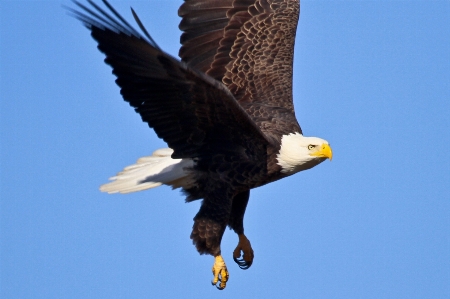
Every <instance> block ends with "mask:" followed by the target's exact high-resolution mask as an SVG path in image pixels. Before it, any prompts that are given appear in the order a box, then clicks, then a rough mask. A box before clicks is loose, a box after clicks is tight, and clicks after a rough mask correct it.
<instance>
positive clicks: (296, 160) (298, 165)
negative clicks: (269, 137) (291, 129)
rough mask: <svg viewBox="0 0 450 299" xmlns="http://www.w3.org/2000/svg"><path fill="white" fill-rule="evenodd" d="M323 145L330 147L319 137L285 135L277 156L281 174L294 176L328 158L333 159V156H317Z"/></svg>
mask: <svg viewBox="0 0 450 299" xmlns="http://www.w3.org/2000/svg"><path fill="white" fill-rule="evenodd" d="M323 145H327V146H329V144H328V141H326V140H324V139H321V138H317V137H305V136H303V135H302V134H300V133H291V134H288V135H283V137H282V138H281V148H280V152H279V153H278V155H277V159H278V163H277V164H278V165H280V166H281V168H282V169H281V172H283V173H286V174H293V173H296V172H298V171H301V170H306V169H309V168H311V167H314V166H316V165H317V164H319V163H321V162H323V161H325V159H326V158H330V159H331V156H330V157H324V156H323V155H322V156H317V154H316V153H317V152H318V151H319V150H320V149H321V148H322V146H323ZM330 153H331V149H330ZM315 154H316V155H315Z"/></svg>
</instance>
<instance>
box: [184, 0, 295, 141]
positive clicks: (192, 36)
mask: <svg viewBox="0 0 450 299" xmlns="http://www.w3.org/2000/svg"><path fill="white" fill-rule="evenodd" d="M299 12H300V3H299V0H214V1H207V0H185V2H184V4H183V5H182V6H181V7H180V10H179V15H180V16H181V17H182V18H183V19H182V21H181V23H180V29H181V30H182V31H184V33H183V34H182V36H181V43H182V46H181V48H180V53H179V55H180V57H181V58H182V61H184V62H186V63H187V64H188V65H189V66H192V67H194V68H197V69H199V70H201V71H203V72H205V73H206V74H208V75H209V76H211V77H213V78H215V79H216V80H219V81H222V82H223V83H224V84H225V85H226V86H227V87H228V88H229V90H230V91H231V93H232V94H233V95H234V97H235V98H236V99H237V100H238V101H239V103H240V104H241V105H242V107H243V108H244V109H245V110H246V111H247V112H248V113H249V115H250V116H251V117H252V118H253V120H254V121H255V122H256V123H257V124H258V126H259V127H260V128H261V130H262V131H263V132H264V133H265V134H266V135H269V136H271V137H273V138H277V139H279V138H281V136H282V135H284V134H288V133H291V132H300V133H301V129H300V126H299V125H298V122H297V120H296V118H295V113H294V105H293V99H292V73H293V71H292V68H293V53H294V42H295V34H296V28H297V23H298V16H299ZM225 20H227V21H228V22H227V23H225ZM203 26H205V27H203ZM210 26H213V27H210ZM210 28H214V29H210ZM220 35H222V37H221V38H220V39H219V38H218V37H219V36H220Z"/></svg>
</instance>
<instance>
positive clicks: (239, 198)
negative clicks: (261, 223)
mask: <svg viewBox="0 0 450 299" xmlns="http://www.w3.org/2000/svg"><path fill="white" fill-rule="evenodd" d="M249 197H250V190H247V191H244V192H241V193H238V194H237V195H236V196H234V197H233V204H232V206H231V214H230V219H229V221H228V226H229V227H230V228H231V229H233V230H234V231H235V232H236V234H237V235H238V236H239V243H238V245H237V246H236V249H235V250H234V251H233V259H234V261H235V262H236V264H238V266H239V268H241V269H243V270H246V269H248V268H250V266H251V265H252V263H253V257H254V253H253V249H252V245H251V244H250V241H249V240H248V239H247V237H246V236H245V235H244V214H245V209H246V208H247V203H248V199H249ZM241 251H242V252H243V257H242V258H241V259H240V257H241Z"/></svg>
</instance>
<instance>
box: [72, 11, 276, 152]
mask: <svg viewBox="0 0 450 299" xmlns="http://www.w3.org/2000/svg"><path fill="white" fill-rule="evenodd" d="M80 7H81V8H82V9H83V10H84V12H79V11H74V10H72V13H74V14H75V16H76V17H77V18H78V19H80V20H81V21H83V22H84V23H85V25H86V26H87V27H88V28H89V29H90V30H91V34H92V37H93V38H94V39H95V40H96V41H97V42H98V48H99V50H100V51H102V52H103V53H105V55H106V59H105V62H106V63H107V64H109V65H111V66H112V68H113V74H115V75H116V76H117V80H116V83H117V84H118V85H119V86H120V88H121V94H122V96H123V98H124V100H125V101H127V102H128V103H129V104H130V105H131V106H132V107H134V108H135V110H136V112H137V113H139V114H140V116H141V118H142V120H143V121H144V122H146V123H148V125H149V126H150V127H151V128H153V129H154V130H155V132H156V134H157V135H158V136H159V137H160V138H162V139H163V140H164V141H166V142H167V144H168V145H169V147H171V148H172V149H173V150H174V153H173V155H172V157H173V158H187V157H190V158H193V157H202V156H208V155H211V154H212V153H213V151H214V153H220V152H229V151H235V152H236V151H237V152H239V153H242V152H246V151H251V150H252V149H253V148H255V147H254V145H253V143H257V144H261V145H263V144H269V141H268V139H266V138H265V135H264V134H263V133H262V132H261V130H260V129H259V127H258V126H257V125H256V124H255V123H254V122H253V121H252V119H251V117H250V116H249V115H248V114H247V113H246V111H245V110H244V109H243V108H242V107H241V106H240V105H239V104H238V102H237V101H236V99H235V98H234V97H233V95H232V94H231V93H230V92H229V90H228V89H227V88H226V87H225V86H224V85H223V84H222V83H220V82H218V81H216V80H214V79H212V78H210V77H209V76H207V75H205V74H203V73H201V72H199V71H197V70H195V69H192V68H190V67H189V66H187V65H186V64H184V63H182V62H180V61H177V60H176V59H174V58H172V57H171V56H170V55H168V54H166V53H164V52H163V51H161V50H159V49H158V48H157V47H156V44H154V43H152V42H151V41H149V40H146V39H145V38H144V37H143V36H141V35H140V34H138V33H137V32H136V30H134V29H133V28H131V26H129V25H128V24H126V23H124V22H122V21H121V19H120V18H118V19H119V20H117V19H114V18H113V17H112V16H108V17H107V19H108V20H109V21H108V22H105V21H103V20H104V19H103V18H99V17H97V15H96V14H93V13H92V11H91V10H90V9H85V8H84V7H83V6H80ZM94 8H96V7H95V6H94ZM110 19H114V21H112V20H110Z"/></svg>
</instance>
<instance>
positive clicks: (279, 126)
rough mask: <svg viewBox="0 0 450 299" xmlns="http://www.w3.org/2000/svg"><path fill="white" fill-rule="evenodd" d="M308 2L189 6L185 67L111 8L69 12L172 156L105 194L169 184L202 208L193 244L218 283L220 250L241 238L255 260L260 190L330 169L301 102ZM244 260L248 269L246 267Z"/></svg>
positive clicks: (219, 1) (195, 2)
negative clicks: (251, 210) (300, 54)
mask: <svg viewBox="0 0 450 299" xmlns="http://www.w3.org/2000/svg"><path fill="white" fill-rule="evenodd" d="M299 2H300V1H299V0H214V1H213V0H185V1H184V3H183V4H182V5H181V7H180V9H179V11H178V14H179V16H180V17H181V18H182V20H181V23H180V25H179V28H180V29H181V30H182V31H183V34H182V35H181V45H182V46H181V48H180V51H179V56H180V58H181V61H179V60H177V59H175V58H173V57H171V56H170V55H169V54H167V53H165V52H163V51H162V50H161V49H160V48H159V47H158V46H157V44H156V43H155V42H154V41H153V39H152V38H151V36H150V35H149V34H148V32H147V31H146V30H145V28H144V26H143V25H142V23H141V21H140V20H139V18H138V17H137V15H136V14H135V12H134V11H133V10H132V14H133V16H134V19H135V20H136V23H137V24H138V26H139V28H140V30H141V31H142V32H141V33H140V32H139V31H138V30H136V29H134V28H133V27H132V26H131V25H130V24H129V23H127V22H126V21H125V19H124V18H123V17H122V16H120V15H119V14H118V13H117V12H116V10H114V8H113V7H112V6H111V5H110V4H109V3H108V2H107V1H106V0H103V3H104V5H105V6H106V7H103V8H102V7H101V6H99V5H98V4H96V3H94V2H92V1H91V0H88V3H89V4H88V5H84V4H82V3H79V2H76V1H75V4H76V5H77V6H78V7H79V9H78V10H74V9H69V10H70V11H71V13H72V14H73V15H74V16H75V17H76V18H78V19H79V20H81V21H82V22H83V23H84V25H85V26H86V27H87V28H88V29H89V30H90V32H91V35H92V37H93V38H94V39H95V40H96V41H97V43H98V49H99V50H100V51H101V52H103V53H104V54H105V55H106V59H105V62H106V63H107V64H109V65H110V66H111V67H112V69H113V74H114V75H116V76H117V79H116V83H117V85H119V87H120V88H121V90H120V92H121V94H122V96H123V98H124V100H125V101H126V102H128V103H129V104H130V105H131V106H132V107H133V108H134V109H135V111H136V112H137V113H139V114H140V116H141V118H142V120H143V121H144V122H146V123H147V124H148V125H149V127H150V128H152V129H154V130H155V132H156V134H157V135H158V137H159V138H161V139H163V140H164V141H165V142H166V143H167V144H168V147H169V148H166V149H159V150H156V151H155V152H154V153H153V154H152V155H151V156H148V157H143V158H140V159H139V160H138V161H137V163H136V164H134V165H131V166H128V167H126V168H125V169H124V170H123V171H121V172H119V173H118V174H117V175H116V176H114V177H112V178H111V180H112V182H110V183H107V184H105V185H103V186H101V187H100V190H101V191H103V192H108V193H129V192H135V191H141V190H145V189H149V188H153V187H157V186H160V185H162V184H164V185H169V186H172V187H173V188H181V189H182V190H183V192H184V193H185V194H186V196H187V197H186V201H187V202H190V201H193V200H197V199H203V201H202V204H201V208H200V210H199V212H198V213H197V215H196V216H195V217H194V225H193V229H192V234H191V239H192V241H193V243H194V245H195V247H196V248H197V250H198V252H199V253H200V254H210V255H212V256H213V257H214V265H213V275H214V278H213V280H212V284H213V285H215V286H216V287H217V288H219V289H224V288H225V286H226V283H227V280H228V277H229V274H228V270H227V267H226V264H225V262H224V260H223V258H222V255H221V249H220V243H221V240H222V235H223V233H224V231H225V228H226V227H227V226H229V227H230V228H231V229H233V230H234V231H235V232H236V234H237V235H238V237H239V243H238V245H237V247H236V249H235V250H234V252H233V258H234V260H235V261H236V263H237V264H238V265H239V267H240V268H242V269H247V268H249V267H250V266H251V265H252V262H253V258H254V253H253V249H252V247H251V244H250V241H249V240H248V239H247V237H246V236H245V234H244V224H243V220H244V213H245V209H246V206H247V203H248V200H249V195H250V190H251V189H253V188H256V187H259V186H262V185H265V184H267V183H270V182H273V181H276V180H279V179H282V178H284V177H287V176H290V175H292V174H294V173H296V172H299V171H302V170H306V169H309V168H311V167H314V166H316V165H318V164H319V163H321V162H323V161H324V160H326V159H327V158H328V159H330V160H331V158H332V151H331V148H330V146H329V144H328V142H327V141H325V140H323V139H320V138H316V137H305V136H303V133H302V130H301V128H300V126H299V124H298V122H297V120H296V117H295V113H294V105H293V100H292V65H293V51H294V40H295V33H296V28H297V22H298V17H299V12H300V3H299ZM241 254H242V258H241Z"/></svg>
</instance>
